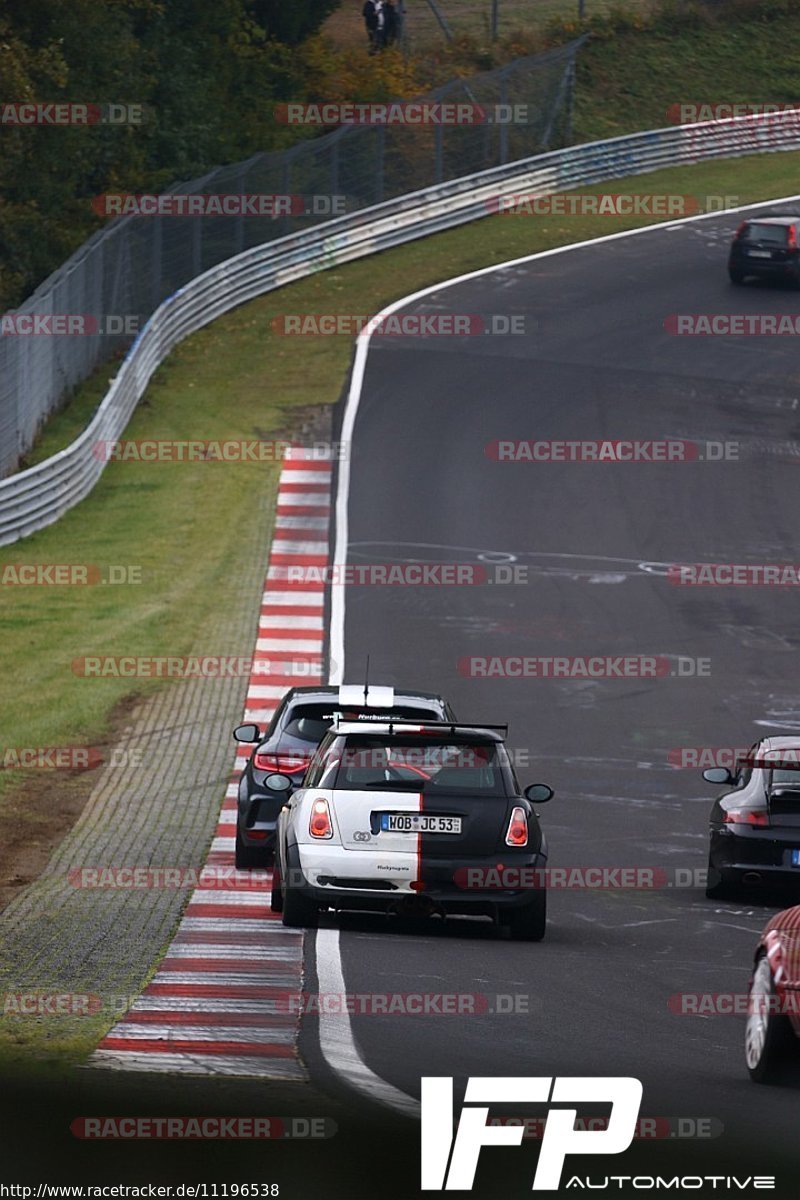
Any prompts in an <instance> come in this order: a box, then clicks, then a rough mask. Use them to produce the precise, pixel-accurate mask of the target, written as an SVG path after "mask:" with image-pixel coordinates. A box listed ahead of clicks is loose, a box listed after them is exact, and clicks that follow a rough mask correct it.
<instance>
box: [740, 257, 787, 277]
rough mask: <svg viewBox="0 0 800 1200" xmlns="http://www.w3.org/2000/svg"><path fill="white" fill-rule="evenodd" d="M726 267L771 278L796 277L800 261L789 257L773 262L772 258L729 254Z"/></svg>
mask: <svg viewBox="0 0 800 1200" xmlns="http://www.w3.org/2000/svg"><path fill="white" fill-rule="evenodd" d="M728 269H729V270H731V269H732V270H735V271H742V272H743V273H744V274H745V275H760V276H764V277H771V278H773V279H792V278H793V279H796V278H798V275H800V262H798V260H797V259H789V261H788V262H774V261H773V260H772V259H764V258H750V257H749V255H747V254H736V255H733V254H732V255H731V256H730V258H729V260H728Z"/></svg>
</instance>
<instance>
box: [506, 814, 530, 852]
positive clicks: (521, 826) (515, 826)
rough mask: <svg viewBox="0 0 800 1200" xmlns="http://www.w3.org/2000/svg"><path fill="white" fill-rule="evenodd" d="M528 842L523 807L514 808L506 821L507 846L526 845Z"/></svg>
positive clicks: (526, 821) (526, 823)
mask: <svg viewBox="0 0 800 1200" xmlns="http://www.w3.org/2000/svg"><path fill="white" fill-rule="evenodd" d="M527 844H528V818H527V817H526V815H525V809H524V808H515V809H514V811H513V812H512V813H511V820H510V821H509V822H508V831H507V833H506V845H507V846H527Z"/></svg>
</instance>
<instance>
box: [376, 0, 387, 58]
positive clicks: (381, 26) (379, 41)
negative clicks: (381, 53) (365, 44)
mask: <svg viewBox="0 0 800 1200" xmlns="http://www.w3.org/2000/svg"><path fill="white" fill-rule="evenodd" d="M375 16H376V19H377V22H378V28H377V29H376V30H375V49H376V50H384V49H385V48H386V4H385V3H384V0H375Z"/></svg>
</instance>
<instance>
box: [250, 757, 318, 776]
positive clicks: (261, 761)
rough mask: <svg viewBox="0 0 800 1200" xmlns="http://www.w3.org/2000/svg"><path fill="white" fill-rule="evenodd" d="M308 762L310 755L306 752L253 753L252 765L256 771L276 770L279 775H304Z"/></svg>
mask: <svg viewBox="0 0 800 1200" xmlns="http://www.w3.org/2000/svg"><path fill="white" fill-rule="evenodd" d="M310 762H311V756H310V755H307V754H263V753H258V754H254V755H253V766H254V767H255V768H256V770H257V771H277V772H278V773H279V774H281V775H300V774H303V775H304V774H305V772H306V768H307V767H308V764H309V763H310Z"/></svg>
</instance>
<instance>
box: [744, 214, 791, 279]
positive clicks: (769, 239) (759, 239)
mask: <svg viewBox="0 0 800 1200" xmlns="http://www.w3.org/2000/svg"><path fill="white" fill-rule="evenodd" d="M728 275H729V277H730V281H731V283H744V281H745V279H746V278H747V277H748V276H749V275H754V276H756V277H758V278H760V279H775V280H779V279H784V280H787V281H788V282H790V283H792V284H794V286H795V287H800V215H798V214H796V213H795V214H786V215H783V216H774V217H749V218H748V219H747V220H746V221H742V223H741V225H740V226H739V228H738V229H737V231H736V234H735V236H734V239H733V242H732V244H731V249H730V254H729V257H728Z"/></svg>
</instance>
